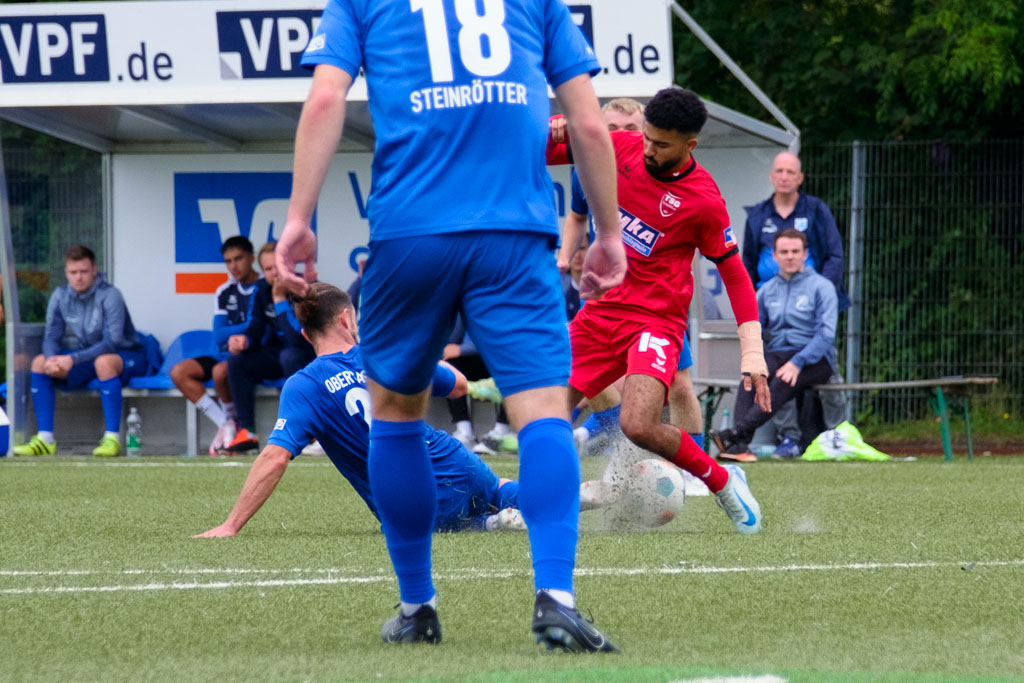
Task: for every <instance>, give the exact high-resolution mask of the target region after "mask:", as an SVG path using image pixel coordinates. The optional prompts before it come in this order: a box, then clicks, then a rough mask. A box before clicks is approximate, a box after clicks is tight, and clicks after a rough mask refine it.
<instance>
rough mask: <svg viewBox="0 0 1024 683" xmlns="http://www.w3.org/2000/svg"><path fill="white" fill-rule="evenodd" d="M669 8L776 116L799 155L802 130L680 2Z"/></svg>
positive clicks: (770, 112) (672, 4)
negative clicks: (791, 136) (791, 139)
mask: <svg viewBox="0 0 1024 683" xmlns="http://www.w3.org/2000/svg"><path fill="white" fill-rule="evenodd" d="M668 6H669V9H671V10H672V13H673V14H675V15H676V16H677V17H679V19H680V21H682V22H683V23H684V24H686V28H688V29H690V31H691V32H692V33H693V35H695V36H697V40H699V41H700V42H702V43H704V47H706V48H707V49H708V50H710V51H711V54H713V55H714V56H716V57H718V59H719V61H720V62H722V64H723V65H724V66H725V68H726V69H728V70H729V72H730V73H732V75H733V76H735V77H736V80H738V81H739V82H740V83H742V84H743V87H744V88H746V89H747V91H748V92H750V94H751V95H753V96H754V98H755V99H756V100H757V101H758V102H760V103H761V106H763V107H764V108H765V109H767V110H768V113H769V114H771V115H772V116H774V117H775V120H776V121H778V122H779V123H781V124H782V127H783V128H785V129H786V131H787V132H789V133H791V134H792V135H793V136H794V140H793V142H792V143H791V144H790V146H789V151H791V152H793V153H794V154H799V153H800V129H799V128H797V127H796V124H795V123H793V122H792V121H790V120H789V117H788V116H786V115H785V114H784V113H783V112H782V110H781V109H779V107H778V106H777V105H776V104H775V103H774V102H772V101H771V99H770V98H769V97H768V96H767V95H766V94H765V93H764V91H763V90H761V88H759V87H757V84H756V83H754V81H753V80H751V78H750V76H748V75H747V74H746V72H744V71H743V69H741V68H740V66H739V65H738V64H737V63H736V62H734V61H733V60H732V57H730V56H729V55H728V53H726V51H725V50H723V49H722V47H721V46H720V45H719V44H718V43H716V42H715V40H714V39H713V38H712V37H711V36H709V35H708V34H707V31H705V30H704V29H703V28H701V25H700V24H698V23H697V22H696V20H694V18H693V17H691V16H690V15H689V13H688V12H687V11H686V10H684V9H683V8H682V7H680V6H679V3H678V2H676V1H675V0H668Z"/></svg>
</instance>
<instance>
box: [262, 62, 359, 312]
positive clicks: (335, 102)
mask: <svg viewBox="0 0 1024 683" xmlns="http://www.w3.org/2000/svg"><path fill="white" fill-rule="evenodd" d="M351 86H352V76H351V75H349V73H348V72H346V71H344V70H342V69H339V68H337V67H335V66H330V65H327V64H320V65H319V66H317V67H316V70H315V71H314V72H313V85H312V86H311V87H310V90H309V95H308V96H307V97H306V103H305V104H304V105H303V106H302V116H301V117H300V118H299V126H298V129H297V130H296V133H295V162H294V167H293V171H292V196H291V201H290V202H289V203H288V218H287V219H286V221H285V228H284V231H283V232H282V233H281V239H280V240H278V243H277V249H276V250H275V258H276V260H277V272H278V273H279V274H280V277H281V279H282V282H283V283H284V284H285V286H287V287H288V289H289V290H290V291H293V292H295V293H296V294H305V293H306V291H307V289H308V287H309V283H310V282H315V281H316V277H317V276H316V264H315V257H316V236H315V235H314V234H313V230H312V229H311V228H310V223H311V221H312V219H313V211H314V210H315V209H316V202H317V198H318V197H319V196H320V190H321V189H322V188H323V185H324V180H325V179H326V177H327V170H328V168H329V167H330V164H331V159H332V158H333V157H334V153H335V151H336V150H337V149H338V143H339V142H340V141H341V132H342V129H343V127H344V124H345V97H346V96H347V95H348V90H349V88H350V87H351ZM299 263H303V264H305V270H304V271H303V277H299V276H298V275H296V274H295V272H296V266H297V265H298V264H299Z"/></svg>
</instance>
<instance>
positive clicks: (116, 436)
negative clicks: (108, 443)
mask: <svg viewBox="0 0 1024 683" xmlns="http://www.w3.org/2000/svg"><path fill="white" fill-rule="evenodd" d="M108 436H109V437H110V438H111V439H113V440H114V441H118V442H120V441H121V435H120V434H119V433H117V432H103V438H104V439H105V438H107V437H108Z"/></svg>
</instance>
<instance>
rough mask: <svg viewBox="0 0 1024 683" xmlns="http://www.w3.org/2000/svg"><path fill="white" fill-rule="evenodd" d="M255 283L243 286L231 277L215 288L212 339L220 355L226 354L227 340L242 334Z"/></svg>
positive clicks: (247, 319) (246, 321)
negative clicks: (234, 335)
mask: <svg viewBox="0 0 1024 683" xmlns="http://www.w3.org/2000/svg"><path fill="white" fill-rule="evenodd" d="M255 291H256V283H255V282H253V283H252V284H249V285H243V284H242V283H241V282H239V281H238V280H236V279H235V278H233V277H229V278H228V281H227V282H225V283H224V284H222V285H221V286H220V287H218V288H217V293H216V294H215V295H214V300H215V301H214V305H213V339H214V342H215V343H216V344H217V348H218V349H219V350H220V352H221V354H227V352H228V338H230V337H231V335H233V334H243V333H244V332H245V328H246V326H247V325H248V321H249V300H250V299H251V298H252V295H253V292H255Z"/></svg>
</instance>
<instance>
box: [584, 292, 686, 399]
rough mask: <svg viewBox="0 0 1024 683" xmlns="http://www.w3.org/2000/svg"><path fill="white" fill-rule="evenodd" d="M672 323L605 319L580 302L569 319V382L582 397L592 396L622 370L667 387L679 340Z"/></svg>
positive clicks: (678, 347) (676, 361)
mask: <svg viewBox="0 0 1024 683" xmlns="http://www.w3.org/2000/svg"><path fill="white" fill-rule="evenodd" d="M673 327H674V326H672V325H667V324H665V323H660V324H659V323H655V322H649V321H648V322H644V321H634V320H622V319H618V318H606V317H604V316H601V315H595V314H593V313H590V312H589V311H588V310H587V307H586V306H584V307H583V309H582V310H581V311H580V312H579V313H578V314H576V317H575V318H573V320H572V322H571V323H569V343H570V344H571V345H572V372H571V373H570V374H569V385H570V386H571V387H573V388H574V389H578V390H579V391H581V392H583V395H584V396H586V397H587V398H593V397H594V396H597V395H598V394H599V393H601V391H602V390H603V389H604V388H605V387H607V386H608V385H610V384H611V383H612V382H614V381H615V380H617V379H618V378H619V377H622V376H623V375H648V376H650V377H654V378H656V379H659V380H661V381H662V382H663V383H664V384H665V386H666V387H668V386H670V385H671V384H672V380H673V379H675V376H676V365H678V363H679V351H680V349H681V348H682V344H683V341H682V334H681V333H680V332H681V331H679V330H675V329H673ZM682 333H685V330H683V331H682Z"/></svg>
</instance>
